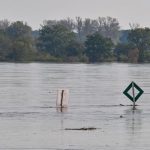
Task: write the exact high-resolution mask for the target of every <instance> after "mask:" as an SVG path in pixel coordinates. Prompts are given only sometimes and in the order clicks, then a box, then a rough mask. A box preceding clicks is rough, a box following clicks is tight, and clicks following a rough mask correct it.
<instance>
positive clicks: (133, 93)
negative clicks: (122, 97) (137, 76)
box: [132, 82, 135, 110]
mask: <svg viewBox="0 0 150 150" xmlns="http://www.w3.org/2000/svg"><path fill="white" fill-rule="evenodd" d="M132 95H133V110H135V92H134V83H133V82H132Z"/></svg>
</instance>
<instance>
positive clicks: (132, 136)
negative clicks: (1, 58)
mask: <svg viewBox="0 0 150 150" xmlns="http://www.w3.org/2000/svg"><path fill="white" fill-rule="evenodd" d="M149 68H150V65H149V64H117V63H106V64H105V63H104V64H49V63H45V64H44V63H29V64H23V63H22V64H19V63H17V64H15V63H0V85H1V86H0V149H14V150H15V149H16V150H18V149H19V150H22V149H37V150H44V149H56V150H58V149H59V150H66V149H68V150H70V149H72V150H79V149H82V150H112V149H115V150H133V149H148V148H149V147H150V143H149V139H150V128H149V126H150V117H149V116H150V109H149V106H150V101H149V94H144V95H142V96H141V98H140V99H139V100H138V101H137V104H138V107H137V110H135V111H133V110H131V109H132V108H130V106H127V105H130V104H131V101H130V100H128V99H127V98H126V97H125V96H124V95H123V94H122V92H123V91H124V89H125V88H126V87H127V85H128V84H129V83H130V82H131V81H135V82H136V83H137V84H138V85H139V86H140V87H141V88H142V89H143V90H144V92H145V93H149V89H150V77H149V74H150V70H149ZM62 88H67V89H69V91H70V96H69V107H68V108H56V98H57V90H58V89H62ZM120 104H123V105H122V106H121V105H120ZM120 116H123V117H121V118H120ZM83 127H94V128H97V130H94V131H66V130H64V129H65V128H83Z"/></svg>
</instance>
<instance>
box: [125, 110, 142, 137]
mask: <svg viewBox="0 0 150 150" xmlns="http://www.w3.org/2000/svg"><path fill="white" fill-rule="evenodd" d="M125 115H126V124H127V125H126V126H127V130H129V133H132V134H133V135H134V134H136V133H137V131H138V132H140V130H141V126H142V110H140V109H135V110H132V109H128V110H126V111H125Z"/></svg>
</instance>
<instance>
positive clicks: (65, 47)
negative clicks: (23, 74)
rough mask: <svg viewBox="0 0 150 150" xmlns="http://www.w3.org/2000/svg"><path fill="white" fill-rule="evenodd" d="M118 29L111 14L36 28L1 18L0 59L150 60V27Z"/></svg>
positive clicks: (47, 21) (92, 61) (50, 60)
mask: <svg viewBox="0 0 150 150" xmlns="http://www.w3.org/2000/svg"><path fill="white" fill-rule="evenodd" d="M130 27H131V29H130V30H124V31H121V30H120V25H119V22H118V20H117V19H116V18H112V17H98V18H97V19H90V18H85V19H82V18H81V17H76V19H75V20H73V19H71V18H67V19H63V20H45V21H44V22H43V24H42V25H41V27H40V29H39V30H38V31H33V30H32V28H31V27H30V26H29V25H28V24H27V23H24V22H22V21H15V22H9V21H8V20H1V21H0V61H12V62H16V61H19V62H26V61H48V62H89V63H95V62H104V61H123V62H149V61H150V28H141V27H140V26H139V25H137V24H130Z"/></svg>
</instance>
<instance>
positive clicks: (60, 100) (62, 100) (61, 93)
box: [56, 89, 69, 108]
mask: <svg viewBox="0 0 150 150" xmlns="http://www.w3.org/2000/svg"><path fill="white" fill-rule="evenodd" d="M68 101H69V90H68V89H59V90H58V93H57V101H56V106H57V107H61V108H62V107H68Z"/></svg>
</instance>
